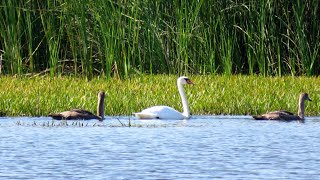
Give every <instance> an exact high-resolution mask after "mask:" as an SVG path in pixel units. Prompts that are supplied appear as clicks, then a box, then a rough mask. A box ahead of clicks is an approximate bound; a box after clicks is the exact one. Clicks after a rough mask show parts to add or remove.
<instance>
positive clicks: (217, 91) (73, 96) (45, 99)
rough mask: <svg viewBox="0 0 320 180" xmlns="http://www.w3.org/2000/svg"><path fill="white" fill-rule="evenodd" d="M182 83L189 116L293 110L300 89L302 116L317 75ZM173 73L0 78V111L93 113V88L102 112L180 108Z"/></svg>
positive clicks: (318, 82)
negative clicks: (304, 94) (102, 101)
mask: <svg viewBox="0 0 320 180" xmlns="http://www.w3.org/2000/svg"><path fill="white" fill-rule="evenodd" d="M189 78H190V79H191V80H192V81H194V82H195V83H196V84H195V85H187V86H186V94H187V98H188V100H189V105H190V109H191V113H192V114H194V115H220V114H231V115H250V114H259V113H264V112H266V111H271V110H279V109H286V110H289V111H292V112H297V109H298V107H297V106H298V96H299V94H300V92H307V93H309V95H310V98H311V99H312V100H313V101H312V102H307V104H306V115H308V116H317V115H319V112H320V89H319V88H320V79H319V78H317V77H291V76H286V77H261V76H243V75H237V76H235V75H230V76H225V75H214V76H213V75H206V76H204V75H194V76H190V77H189ZM176 79H177V76H173V75H171V76H167V75H143V76H133V77H131V78H129V79H124V80H120V79H118V78H111V79H105V78H98V77H95V78H93V79H92V80H91V81H86V80H85V79H84V78H79V77H56V78H50V77H32V78H30V77H16V78H12V77H11V76H4V77H2V78H0V89H1V90H2V91H0V99H1V101H0V111H2V112H5V113H6V115H7V116H47V115H48V114H50V113H54V112H61V111H65V110H70V109H72V108H82V109H87V110H89V111H91V112H94V113H95V112H96V106H97V93H98V91H100V90H103V91H105V92H106V99H105V113H106V115H108V116H109V115H110V116H119V115H128V116H131V115H132V113H133V112H139V111H141V110H142V109H145V108H147V107H150V106H155V105H168V106H171V107H173V108H175V109H177V110H179V111H182V107H181V106H182V105H181V100H180V96H179V94H178V90H177V87H176Z"/></svg>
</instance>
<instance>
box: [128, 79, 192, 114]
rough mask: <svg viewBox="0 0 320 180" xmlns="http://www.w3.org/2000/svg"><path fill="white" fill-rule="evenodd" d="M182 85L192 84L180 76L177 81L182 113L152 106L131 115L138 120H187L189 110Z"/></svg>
mask: <svg viewBox="0 0 320 180" xmlns="http://www.w3.org/2000/svg"><path fill="white" fill-rule="evenodd" d="M184 84H194V83H193V82H192V81H191V80H190V79H189V78H188V77H185V76H182V77H179V78H178V80H177V86H178V90H179V93H180V96H181V101H182V107H183V113H180V112H179V111H177V110H175V109H173V108H171V107H169V106H153V107H150V108H148V109H145V110H143V111H141V112H138V113H133V114H134V115H135V116H137V117H138V118H139V119H172V120H176V119H189V118H190V110H189V106H188V101H187V98H186V94H185V91H184V87H183V85H184Z"/></svg>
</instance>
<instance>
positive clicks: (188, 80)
mask: <svg viewBox="0 0 320 180" xmlns="http://www.w3.org/2000/svg"><path fill="white" fill-rule="evenodd" d="M184 80H185V81H186V82H187V84H194V83H193V82H192V81H191V80H190V79H189V78H184Z"/></svg>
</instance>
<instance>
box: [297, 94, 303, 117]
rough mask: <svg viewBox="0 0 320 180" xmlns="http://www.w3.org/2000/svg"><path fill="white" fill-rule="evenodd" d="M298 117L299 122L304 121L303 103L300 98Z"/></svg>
mask: <svg viewBox="0 0 320 180" xmlns="http://www.w3.org/2000/svg"><path fill="white" fill-rule="evenodd" d="M298 116H299V117H300V118H301V120H302V121H303V120H304V101H303V99H302V98H300V99H299V109H298Z"/></svg>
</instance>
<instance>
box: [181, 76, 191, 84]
mask: <svg viewBox="0 0 320 180" xmlns="http://www.w3.org/2000/svg"><path fill="white" fill-rule="evenodd" d="M178 84H194V83H193V82H192V81H191V80H190V79H189V78H188V77H186V76H181V77H179V78H178Z"/></svg>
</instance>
